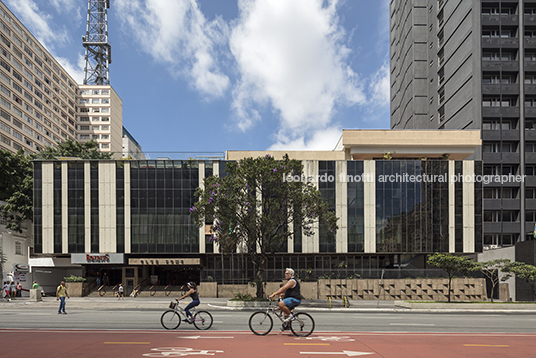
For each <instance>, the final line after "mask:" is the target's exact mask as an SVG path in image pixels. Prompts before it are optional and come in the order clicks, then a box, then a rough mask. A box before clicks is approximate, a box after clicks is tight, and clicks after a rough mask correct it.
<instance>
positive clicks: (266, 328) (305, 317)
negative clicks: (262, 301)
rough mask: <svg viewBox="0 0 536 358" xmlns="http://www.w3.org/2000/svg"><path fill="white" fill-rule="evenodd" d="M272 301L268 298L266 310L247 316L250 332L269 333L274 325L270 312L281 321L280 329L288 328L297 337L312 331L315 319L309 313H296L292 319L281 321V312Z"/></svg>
mask: <svg viewBox="0 0 536 358" xmlns="http://www.w3.org/2000/svg"><path fill="white" fill-rule="evenodd" d="M272 302H273V301H272V300H270V303H269V304H268V307H267V309H266V311H257V312H255V313H253V314H252V315H251V317H249V329H250V330H251V332H253V333H255V334H256V335H258V336H265V335H267V334H268V333H270V331H271V330H272V328H273V326H274V320H273V319H272V316H271V315H270V314H274V315H275V316H276V317H277V318H279V320H280V321H281V324H282V325H283V326H282V330H285V329H288V328H290V330H291V331H292V333H294V335H295V336H298V337H307V336H309V335H310V334H311V333H313V331H314V329H315V321H314V319H313V317H311V315H310V314H308V313H305V312H299V313H296V314H295V315H294V317H293V318H292V320H291V321H290V322H288V323H287V322H284V321H283V312H281V313H278V312H276V307H274V306H273V305H272ZM292 311H293V310H291V312H292ZM287 327H288V328H287Z"/></svg>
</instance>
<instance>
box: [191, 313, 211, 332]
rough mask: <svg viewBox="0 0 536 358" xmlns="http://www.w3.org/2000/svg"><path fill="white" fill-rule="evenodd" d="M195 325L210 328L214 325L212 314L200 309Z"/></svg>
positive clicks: (198, 327)
mask: <svg viewBox="0 0 536 358" xmlns="http://www.w3.org/2000/svg"><path fill="white" fill-rule="evenodd" d="M194 326H195V328H197V329H201V330H205V329H209V328H210V327H212V315H211V314H210V313H208V312H207V311H198V312H197V313H196V314H195V316H194Z"/></svg>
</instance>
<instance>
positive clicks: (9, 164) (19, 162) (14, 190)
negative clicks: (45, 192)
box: [0, 149, 33, 233]
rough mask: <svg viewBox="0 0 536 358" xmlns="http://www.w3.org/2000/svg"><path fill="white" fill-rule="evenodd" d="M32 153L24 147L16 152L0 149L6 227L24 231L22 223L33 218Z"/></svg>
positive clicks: (0, 208) (0, 213) (1, 207)
mask: <svg viewBox="0 0 536 358" xmlns="http://www.w3.org/2000/svg"><path fill="white" fill-rule="evenodd" d="M32 159H33V157H32V156H31V155H26V154H25V153H24V151H23V150H22V149H20V150H19V151H18V152H17V153H16V154H13V153H11V152H8V151H6V150H0V178H2V179H1V180H0V200H2V201H4V202H5V204H4V205H0V216H3V217H4V218H5V219H6V222H7V224H6V228H7V229H8V230H12V231H15V232H19V233H22V229H21V225H22V222H23V221H25V220H32V219H33V167H32V162H31V160H32Z"/></svg>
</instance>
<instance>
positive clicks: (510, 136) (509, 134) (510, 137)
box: [501, 129, 519, 141]
mask: <svg viewBox="0 0 536 358" xmlns="http://www.w3.org/2000/svg"><path fill="white" fill-rule="evenodd" d="M501 133H502V140H507V141H518V140H519V130H517V129H505V130H502V131H501Z"/></svg>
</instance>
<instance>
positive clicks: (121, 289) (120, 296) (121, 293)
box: [117, 283, 125, 300]
mask: <svg viewBox="0 0 536 358" xmlns="http://www.w3.org/2000/svg"><path fill="white" fill-rule="evenodd" d="M117 299H118V300H123V299H125V288H124V287H123V284H122V283H120V284H119V288H118V291H117Z"/></svg>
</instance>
